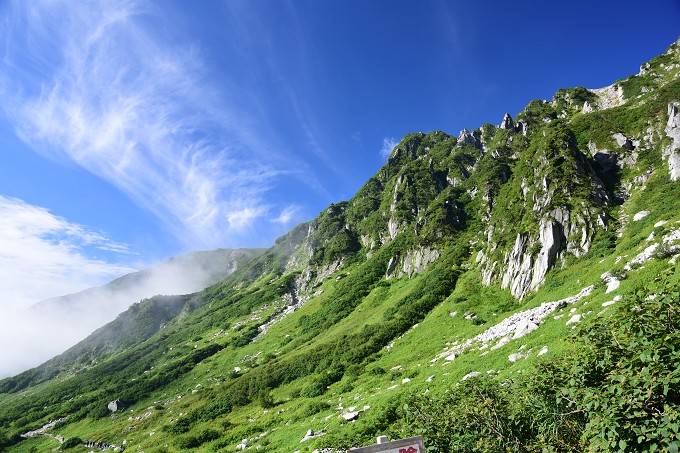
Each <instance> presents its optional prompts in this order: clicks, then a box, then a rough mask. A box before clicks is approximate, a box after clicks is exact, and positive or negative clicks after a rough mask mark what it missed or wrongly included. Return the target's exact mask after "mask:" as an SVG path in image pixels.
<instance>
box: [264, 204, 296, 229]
mask: <svg viewBox="0 0 680 453" xmlns="http://www.w3.org/2000/svg"><path fill="white" fill-rule="evenodd" d="M299 214H300V206H296V205H291V206H286V207H285V208H284V209H283V210H282V211H281V212H280V213H279V215H278V216H277V217H275V218H273V219H271V221H272V222H273V223H280V224H282V225H287V224H289V223H290V222H291V220H295V219H296V218H297V217H298V216H299Z"/></svg>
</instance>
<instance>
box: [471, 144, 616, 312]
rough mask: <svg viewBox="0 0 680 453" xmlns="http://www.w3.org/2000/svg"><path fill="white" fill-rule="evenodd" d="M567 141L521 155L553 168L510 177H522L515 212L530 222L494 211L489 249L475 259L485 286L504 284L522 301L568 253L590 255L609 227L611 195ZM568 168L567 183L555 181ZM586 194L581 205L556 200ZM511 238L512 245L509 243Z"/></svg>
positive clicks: (574, 147) (488, 233) (490, 221)
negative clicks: (522, 211) (594, 241)
mask: <svg viewBox="0 0 680 453" xmlns="http://www.w3.org/2000/svg"><path fill="white" fill-rule="evenodd" d="M568 140H569V136H568V135H563V136H561V137H560V139H559V140H557V141H555V140H553V141H552V143H550V144H547V145H545V148H539V149H538V150H537V152H536V153H534V154H531V155H526V156H524V157H523V158H524V159H527V162H539V163H546V164H549V165H554V167H550V166H548V167H545V166H544V167H541V166H540V165H539V166H537V167H535V168H533V169H531V170H529V171H525V172H524V173H523V174H519V173H515V174H513V175H512V176H511V178H518V179H519V181H518V180H517V179H516V180H515V183H514V184H516V187H517V186H519V187H518V188H517V189H513V190H514V192H513V198H511V200H512V204H513V209H516V206H524V209H525V214H524V215H523V217H524V218H525V219H530V220H527V221H523V225H522V226H518V225H517V223H518V222H517V221H516V220H515V221H509V220H508V218H507V216H506V214H505V213H506V212H507V211H506V209H507V208H506V207H499V206H496V207H495V208H493V212H492V213H491V215H490V219H489V223H490V225H489V227H488V228H487V232H486V233H487V234H486V238H485V242H486V247H485V248H483V249H482V251H481V252H480V253H479V254H478V256H477V262H478V263H479V264H480V268H481V274H482V281H483V282H484V283H485V284H487V285H488V284H491V283H492V282H493V281H500V283H501V286H502V287H503V288H508V289H510V291H511V293H512V294H513V296H515V297H517V298H520V299H521V298H523V297H525V296H526V295H527V294H528V293H529V292H531V291H534V290H536V289H538V288H539V287H540V286H541V284H543V282H544V281H545V277H546V275H547V273H548V271H549V270H550V269H552V268H553V267H554V266H555V265H556V263H557V262H558V261H559V260H563V259H564V258H565V255H566V254H567V253H569V254H571V255H573V256H575V257H579V256H581V255H583V254H584V253H586V252H587V251H588V250H589V248H590V243H591V241H592V239H593V237H594V235H595V232H596V231H597V229H599V228H606V221H607V218H606V213H605V210H604V209H603V207H605V206H608V205H609V204H611V202H610V199H609V195H608V193H607V191H606V190H605V188H604V185H603V184H602V182H601V181H600V180H599V178H598V177H597V175H596V174H595V173H594V171H593V169H592V168H591V166H590V164H589V163H588V161H587V159H586V158H585V156H584V155H583V154H582V153H580V151H578V150H577V149H576V146H575V144H574V143H573V141H572V142H568ZM556 147H557V149H559V148H561V149H562V151H558V152H559V153H560V154H559V156H560V157H559V158H556V157H557V156H556V151H555V149H556ZM614 162H615V161H614ZM528 165H531V164H528ZM612 165H615V164H614V163H612ZM565 168H568V169H569V171H571V172H573V173H572V174H573V176H572V177H571V181H569V183H568V184H566V185H565V184H564V182H563V181H562V183H560V182H559V180H557V179H555V177H554V175H560V174H561V173H562V172H563V171H565ZM509 184H510V183H509ZM585 190H588V191H589V192H590V194H589V195H588V196H587V197H585V198H583V195H581V197H582V198H580V200H579V201H578V202H572V203H568V204H567V203H565V202H564V201H561V202H559V203H556V202H555V200H556V199H560V200H565V195H566V198H567V199H569V198H571V197H572V196H573V195H572V194H573V193H574V192H576V191H581V193H582V194H583V193H584V191H585ZM585 193H587V192H585ZM572 199H573V198H572ZM532 224H533V225H532ZM530 225H531V226H530ZM532 230H533V231H532ZM510 235H512V236H511V237H513V238H514V241H513V242H511V243H508V242H506V241H507V238H508V236H510ZM501 244H503V245H501ZM510 244H512V246H511V247H510ZM499 252H500V253H499Z"/></svg>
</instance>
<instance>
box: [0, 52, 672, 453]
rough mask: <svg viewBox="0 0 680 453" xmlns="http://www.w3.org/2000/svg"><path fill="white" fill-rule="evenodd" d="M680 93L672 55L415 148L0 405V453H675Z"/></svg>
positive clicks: (408, 142)
mask: <svg viewBox="0 0 680 453" xmlns="http://www.w3.org/2000/svg"><path fill="white" fill-rule="evenodd" d="M679 74H680V42H676V43H674V44H673V45H671V46H670V47H669V49H668V50H667V51H666V52H665V53H664V54H662V55H660V56H659V57H657V58H655V59H653V60H651V61H650V62H648V63H645V64H644V65H642V67H641V68H640V72H639V73H638V74H636V75H633V76H630V77H628V78H626V79H622V80H619V81H617V82H615V83H614V84H613V85H611V86H609V87H605V88H600V89H592V90H590V89H586V88H583V87H577V88H569V89H560V90H558V91H557V93H555V95H554V96H553V98H552V99H550V100H534V101H531V102H530V103H529V104H528V106H527V107H526V108H525V109H524V110H523V111H521V112H519V113H518V114H517V115H515V118H514V119H513V118H512V117H511V116H510V114H506V115H505V116H504V117H503V118H502V120H501V122H500V124H499V125H498V126H496V125H492V124H484V125H481V126H480V127H479V128H478V129H475V130H472V131H468V130H465V129H463V130H462V131H461V132H460V133H459V134H457V135H450V134H448V133H445V132H441V131H434V132H430V133H411V134H408V135H406V136H405V137H404V138H403V139H402V140H401V142H400V143H399V144H398V145H397V146H396V147H394V149H393V150H392V152H391V154H390V156H389V158H388V160H387V163H386V164H385V165H384V166H383V167H382V168H381V169H380V170H379V171H378V172H377V173H376V174H375V175H374V176H373V177H371V178H370V179H369V180H368V181H367V182H366V183H365V184H364V186H363V187H362V188H361V189H360V190H359V191H358V192H357V193H356V195H355V196H354V197H352V199H350V200H349V201H344V202H339V203H335V204H332V205H330V206H329V207H328V208H326V209H325V210H324V211H322V212H321V213H320V214H319V215H318V216H317V217H316V218H315V219H314V220H312V221H310V222H308V223H305V224H302V225H299V226H297V227H295V228H294V229H293V230H291V231H290V232H289V233H288V234H286V235H285V236H283V237H281V238H279V239H278V240H277V241H276V243H275V244H274V246H273V247H272V248H270V249H268V250H266V251H264V252H263V253H260V254H256V255H254V256H252V257H250V258H249V259H244V260H243V261H241V262H240V264H239V266H238V268H237V269H236V270H235V271H234V272H233V273H231V274H230V275H229V276H227V277H226V278H224V279H223V280H221V281H220V282H218V283H216V284H215V285H213V286H211V287H209V288H207V289H205V290H203V291H200V292H197V293H195V294H191V295H187V296H182V297H176V298H163V297H154V298H151V299H147V300H144V301H142V302H140V303H139V304H136V305H134V306H133V307H131V308H130V310H128V311H127V312H125V313H123V314H121V315H120V316H119V318H118V319H117V320H116V321H114V322H113V323H112V324H109V325H108V326H105V327H103V328H102V329H100V330H98V331H96V332H94V333H93V334H92V335H91V336H90V337H88V338H87V339H86V340H84V341H83V342H82V343H80V344H78V345H76V346H75V347H74V348H72V349H70V350H69V351H66V352H65V353H64V354H63V355H61V356H59V357H56V358H54V359H52V360H51V361H49V362H47V363H46V364H43V365H41V366H40V367H37V368H35V369H33V370H29V371H27V372H25V373H22V374H20V375H18V376H15V377H12V378H8V379H5V380H3V381H0V426H2V427H3V428H2V431H0V433H2V436H3V437H0V445H2V446H3V447H4V448H5V449H6V450H7V451H26V450H27V449H29V448H36V449H43V450H45V449H51V448H57V447H60V448H62V449H69V448H72V449H73V451H89V450H88V449H92V448H93V447H92V446H93V445H95V446H96V445H99V447H94V448H104V447H107V448H108V447H111V448H118V449H120V450H123V449H130V450H132V449H134V450H135V451H137V450H145V451H184V450H187V449H199V450H200V451H242V450H251V449H252V450H262V451H300V452H302V451H308V452H311V451H321V450H322V449H327V450H325V451H344V450H345V449H348V448H350V447H355V446H360V445H368V444H370V443H372V442H373V439H374V438H375V437H376V436H378V435H382V434H386V435H389V436H390V437H392V438H397V437H410V436H413V435H417V434H422V435H423V436H424V439H425V444H426V445H427V446H428V448H429V449H430V450H433V451H586V450H587V451H613V450H616V451H626V450H634V451H655V450H659V449H666V450H667V451H677V449H678V447H679V446H680V444H679V441H678V436H679V432H680V429H679V428H678V424H677V419H678V417H679V416H680V412H679V411H678V407H679V405H680V393H679V392H678V383H680V374H678V373H679V372H678V370H677V357H678V351H680V335H679V334H678V329H679V328H680V325H679V324H678V320H679V319H680V313H678V308H677V297H678V296H677V284H678V280H679V278H680V272H678V267H677V266H678V265H677V264H676V258H677V254H678V252H679V251H680V245H679V244H678V240H680V226H679V224H680V197H678V196H677V195H678V194H680V186H678V184H680V183H679V182H678V181H677V180H678V178H680V114H679V113H678V112H679V107H680V78H679ZM21 449H23V450H21Z"/></svg>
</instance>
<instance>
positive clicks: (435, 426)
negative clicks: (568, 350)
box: [403, 275, 680, 452]
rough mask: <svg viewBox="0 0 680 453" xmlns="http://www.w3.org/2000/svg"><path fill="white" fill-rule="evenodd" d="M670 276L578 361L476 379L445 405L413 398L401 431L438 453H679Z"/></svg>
mask: <svg viewBox="0 0 680 453" xmlns="http://www.w3.org/2000/svg"><path fill="white" fill-rule="evenodd" d="M673 277H677V276H672V275H668V276H666V278H664V279H662V278H659V279H657V281H654V282H652V283H650V284H649V285H648V287H647V288H645V289H644V290H640V291H638V292H637V293H636V294H635V295H634V296H631V297H630V298H629V299H628V300H627V301H625V302H622V303H621V307H620V308H619V310H618V311H617V312H616V313H615V314H614V315H613V316H611V317H610V318H608V319H607V320H606V321H601V322H598V323H596V324H595V325H593V326H591V327H589V328H587V331H586V332H585V335H581V337H580V338H582V339H581V340H578V341H579V342H581V343H582V344H580V345H579V346H580V347H579V348H578V349H579V350H580V351H581V352H580V353H579V355H578V356H577V357H575V358H562V359H560V360H557V361H553V362H548V363H544V364H542V365H540V366H539V370H537V372H536V373H531V374H530V375H528V376H527V377H524V378H520V379H517V380H515V381H504V382H498V381H497V380H495V379H491V378H475V379H469V380H467V381H464V382H462V383H460V384H459V385H457V386H455V387H453V388H451V389H450V390H448V391H447V393H446V394H445V395H443V396H440V397H436V398H428V397H426V396H422V395H418V396H413V397H412V398H411V399H410V401H409V402H408V403H407V404H406V405H404V419H403V422H405V423H406V424H407V425H408V426H411V427H415V429H416V432H417V433H418V434H421V435H423V436H424V437H425V439H426V443H427V445H428V451H435V452H447V451H456V452H482V451H484V452H507V451H528V452H532V451H536V452H540V451H595V452H597V451H621V452H623V451H645V452H654V451H668V452H677V451H678V446H679V445H680V411H679V408H680V385H679V384H680V368H678V363H680V291H679V290H678V288H677V283H670V282H671V280H672V279H673ZM674 280H677V278H675V279H674ZM650 294H654V295H655V296H654V297H653V298H652V297H651V296H649V295H650Z"/></svg>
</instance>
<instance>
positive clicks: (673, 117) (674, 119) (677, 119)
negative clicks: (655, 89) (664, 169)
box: [664, 102, 680, 181]
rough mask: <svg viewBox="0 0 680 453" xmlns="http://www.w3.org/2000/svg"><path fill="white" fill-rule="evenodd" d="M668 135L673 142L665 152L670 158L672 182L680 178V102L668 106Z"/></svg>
mask: <svg viewBox="0 0 680 453" xmlns="http://www.w3.org/2000/svg"><path fill="white" fill-rule="evenodd" d="M665 132H666V135H667V136H668V137H669V138H670V139H671V140H673V142H672V143H671V144H670V145H669V146H668V147H667V148H666V149H665V150H664V157H667V158H668V173H669V174H670V177H671V180H672V181H677V180H678V178H680V153H679V152H678V151H679V150H680V102H672V103H670V104H668V123H666V129H665Z"/></svg>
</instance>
